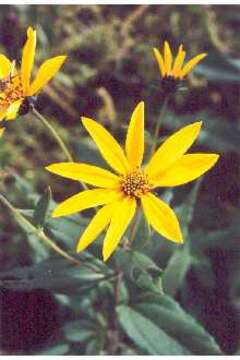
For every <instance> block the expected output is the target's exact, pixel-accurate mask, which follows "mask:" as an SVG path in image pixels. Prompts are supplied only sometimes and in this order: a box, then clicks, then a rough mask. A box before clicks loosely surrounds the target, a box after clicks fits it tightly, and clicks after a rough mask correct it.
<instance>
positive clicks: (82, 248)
mask: <svg viewBox="0 0 240 360" xmlns="http://www.w3.org/2000/svg"><path fill="white" fill-rule="evenodd" d="M84 249H85V247H84V246H82V244H81V242H79V243H78V244H77V246H76V252H77V253H80V252H81V251H83V250H84Z"/></svg>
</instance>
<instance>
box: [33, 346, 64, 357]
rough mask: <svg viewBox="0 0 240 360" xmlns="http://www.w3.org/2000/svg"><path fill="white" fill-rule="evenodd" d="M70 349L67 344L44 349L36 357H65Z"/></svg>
mask: <svg viewBox="0 0 240 360" xmlns="http://www.w3.org/2000/svg"><path fill="white" fill-rule="evenodd" d="M69 349H70V346H69V344H59V345H55V346H52V347H50V348H47V349H44V350H43V351H41V352H40V353H39V354H38V355H66V354H67V353H68V351H69Z"/></svg>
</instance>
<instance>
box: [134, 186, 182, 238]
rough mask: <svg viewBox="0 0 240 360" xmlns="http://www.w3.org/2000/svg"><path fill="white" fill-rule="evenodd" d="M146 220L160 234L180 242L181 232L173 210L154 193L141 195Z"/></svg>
mask: <svg viewBox="0 0 240 360" xmlns="http://www.w3.org/2000/svg"><path fill="white" fill-rule="evenodd" d="M141 201H142V206H143V211H144V214H145V216H146V219H147V221H148V222H149V224H150V225H151V226H152V227H153V229H154V230H156V231H157V232H158V233H159V234H160V235H162V236H164V237H166V238H167V239H168V240H172V241H174V242H177V243H182V242H183V238H182V233H181V229H180V226H179V222H178V219H177V217H176V215H175V213H174V211H173V210H172V209H171V208H170V207H169V206H168V205H167V204H166V203H164V202H163V201H162V200H160V199H158V198H157V197H156V196H155V195H153V194H151V193H147V194H146V195H144V196H142V197H141Z"/></svg>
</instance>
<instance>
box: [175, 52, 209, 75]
mask: <svg viewBox="0 0 240 360" xmlns="http://www.w3.org/2000/svg"><path fill="white" fill-rule="evenodd" d="M205 56H207V54H206V53H203V54H199V55H197V56H195V57H194V58H192V59H191V60H189V61H188V62H187V63H186V65H185V66H184V67H183V69H182V71H181V77H182V78H183V77H184V76H186V75H187V74H188V73H189V72H190V71H191V70H192V69H193V68H194V66H196V65H197V64H198V63H199V61H201V60H202V59H204V58H205Z"/></svg>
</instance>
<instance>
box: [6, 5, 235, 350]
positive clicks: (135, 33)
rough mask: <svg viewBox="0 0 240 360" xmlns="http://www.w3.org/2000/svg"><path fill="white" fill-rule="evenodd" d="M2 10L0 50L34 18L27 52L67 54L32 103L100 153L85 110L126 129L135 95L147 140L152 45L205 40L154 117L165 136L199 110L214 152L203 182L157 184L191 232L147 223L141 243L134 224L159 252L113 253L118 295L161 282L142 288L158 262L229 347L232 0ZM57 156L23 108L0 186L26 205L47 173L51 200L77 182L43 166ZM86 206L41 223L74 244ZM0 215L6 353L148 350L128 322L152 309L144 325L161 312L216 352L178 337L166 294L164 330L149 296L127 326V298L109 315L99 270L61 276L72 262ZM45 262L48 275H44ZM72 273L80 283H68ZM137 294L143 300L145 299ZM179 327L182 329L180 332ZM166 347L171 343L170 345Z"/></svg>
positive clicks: (182, 299)
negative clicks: (170, 234) (164, 234)
mask: <svg viewBox="0 0 240 360" xmlns="http://www.w3.org/2000/svg"><path fill="white" fill-rule="evenodd" d="M0 10H1V11H0V52H2V53H4V54H6V55H8V56H10V57H11V58H14V59H17V60H20V59H21V49H22V46H23V44H24V42H25V37H26V28H27V27H28V26H30V25H31V26H33V27H34V28H36V29H37V52H36V65H37V66H38V65H39V64H40V63H41V62H42V61H43V60H44V59H46V58H49V57H51V56H54V55H59V54H67V55H68V59H67V61H66V63H65V65H64V66H63V68H62V70H61V72H60V73H59V74H58V75H57V76H56V78H55V79H54V80H53V81H52V82H51V83H50V84H49V85H48V86H47V87H45V88H44V91H43V92H42V93H41V94H40V95H39V97H38V104H37V108H38V109H39V111H40V112H41V113H43V114H44V115H45V116H46V117H47V118H48V119H49V121H51V123H52V124H53V126H54V127H55V128H56V129H57V130H58V131H59V133H60V134H61V136H62V137H63V138H64V140H65V141H66V143H67V144H68V145H69V147H70V149H71V150H72V154H73V156H74V158H75V159H76V160H77V161H87V162H92V163H95V164H96V163H98V164H100V163H101V159H100V157H99V155H98V154H97V153H96V149H95V147H94V145H93V143H92V142H91V141H90V139H89V138H88V137H87V136H86V133H85V132H84V131H83V128H82V126H81V123H80V116H81V115H86V116H89V117H93V118H95V119H97V120H98V121H100V122H101V123H102V124H104V125H105V126H106V127H107V128H108V129H110V130H111V131H112V132H113V133H114V134H115V136H117V137H118V139H120V140H123V137H124V134H125V130H126V125H127V123H128V119H129V117H130V114H131V112H132V110H133V109H134V107H135V105H136V104H137V102H138V101H140V100H144V101H145V107H146V139H147V140H146V141H147V144H148V145H149V144H151V133H152V130H153V129H154V126H155V123H156V120H157V118H158V116H159V113H160V108H161V103H162V100H163V96H162V93H161V88H160V75H159V71H158V66H157V64H156V61H155V59H154V57H153V52H152V48H153V47H160V46H161V47H162V45H163V41H164V40H165V39H167V40H168V41H169V42H170V44H171V46H172V47H173V49H174V50H175V51H176V50H177V48H178V45H179V44H180V43H183V44H184V47H185V48H186V51H187V54H188V56H189V57H190V56H194V55H196V54H198V53H201V52H207V53H208V57H207V58H206V59H204V61H203V62H202V63H200V64H199V65H198V66H197V67H196V68H195V70H194V72H193V73H192V74H191V75H190V76H189V77H188V80H187V81H186V83H185V84H184V89H182V91H179V92H178V93H177V94H176V95H175V96H173V97H172V98H171V100H170V103H169V108H168V113H167V116H166V117H165V120H164V125H163V128H162V129H161V134H162V136H163V137H165V136H166V135H168V134H170V133H171V132H172V131H174V130H176V129H178V128H180V127H181V126H183V125H185V124H188V123H190V122H193V121H195V120H199V119H201V120H203V130H202V133H201V135H200V137H199V139H198V141H197V144H196V145H195V146H194V147H193V151H203V152H204V151H206V152H208V151H209V152H217V153H220V154H221V158H220V160H219V162H218V163H217V165H216V167H215V168H214V169H212V170H211V171H210V172H209V173H208V174H207V175H206V176H204V178H203V180H202V182H201V183H199V184H198V186H199V189H198V188H197V187H196V185H194V184H191V183H190V184H189V185H186V186H183V187H179V188H175V189H173V190H168V191H167V192H166V193H164V194H163V196H164V197H165V198H166V200H168V201H171V204H172V206H173V207H174V208H175V209H176V211H177V213H178V215H179V218H180V220H181V223H182V225H183V227H184V229H185V231H186V233H187V242H186V245H185V246H184V247H183V248H179V249H176V246H175V245H174V244H172V243H169V242H167V241H166V240H164V239H161V238H160V237H158V236H155V235H153V236H152V239H151V241H150V242H148V243H144V239H141V236H142V237H143V236H144V235H142V234H144V231H142V232H141V234H140V233H139V235H138V238H137V242H136V245H135V246H136V251H138V250H139V249H141V252H142V253H143V254H145V256H146V257H147V259H148V261H154V264H155V265H150V266H149V263H148V265H146V261H147V260H146V258H144V259H145V260H143V259H139V258H137V256H136V259H135V258H134V259H133V258H130V259H129V262H126V260H125V262H124V256H123V254H122V250H121V249H120V250H119V251H118V252H117V254H116V257H115V258H114V259H113V261H112V262H113V265H112V263H110V267H113V268H115V267H116V264H120V265H119V266H120V267H121V266H123V267H124V271H123V272H124V273H125V272H126V274H124V279H125V280H123V283H122V285H121V286H122V289H121V299H120V303H121V302H123V305H122V306H123V307H124V306H126V304H128V305H133V307H134V306H135V303H137V302H138V300H139V299H138V296H140V295H142V296H143V297H144V296H146V294H145V292H144V291H145V290H148V291H150V293H151V296H153V294H155V295H156V293H157V294H158V292H159V288H158V289H157V290H156V289H155V288H152V289H150V287H149V284H150V283H151V281H153V282H152V286H153V285H154V286H158V285H156V281H155V280H156V279H155V277H156V278H157V280H158V279H159V278H161V276H159V273H160V272H161V270H160V269H163V270H164V269H165V271H164V275H163V276H162V281H163V288H164V290H165V292H166V293H167V294H168V295H169V296H172V297H173V298H175V299H176V300H177V301H178V302H179V303H180V304H181V306H182V309H183V310H184V311H185V312H186V313H189V314H191V315H192V317H193V318H195V319H196V320H197V321H198V323H199V324H201V326H203V327H204V328H205V329H206V331H207V332H208V333H209V334H211V335H212V336H213V337H214V338H215V340H216V343H217V344H218V345H219V347H220V348H221V351H222V352H223V353H226V354H239V352H240V314H239V311H240V276H239V275H240V261H239V260H240V220H239V219H240V210H239V204H240V171H239V169H240V167H239V165H240V121H239V120H240V119H239V117H240V102H239V95H240V87H239V84H240V59H239V51H240V45H239V39H240V35H239V34H240V31H239V30H240V11H239V6H237V5H236V6H227V5H226V6H225V5H224V6H220V5H218V6H200V5H179V6H175V5H165V6H160V5H155V6H154V5H128V6H126V5H124V6H123V5H115V6H111V5H108V6H107V5H102V6H100V5H94V6H93V5H92V6H85V5H75V6H71V5H58V6H57V5H54V6H50V5H35V6H29V5H22V6H13V5H12V6H3V5H1V6H0ZM63 160H64V157H63V154H62V153H61V151H60V150H59V148H58V147H57V145H56V143H55V141H54V139H53V138H52V137H51V134H49V133H48V132H47V131H46V129H45V128H43V126H42V124H41V123H40V122H39V121H38V120H37V119H36V118H34V116H33V115H32V114H28V115H26V116H24V117H19V118H18V119H17V120H16V121H12V122H8V124H7V131H6V133H5V135H4V137H3V138H2V140H1V149H0V165H1V170H0V172H1V185H0V190H1V192H2V193H4V194H6V195H7V197H8V199H9V201H11V202H12V203H13V204H14V205H15V206H16V207H17V208H21V209H34V207H36V203H37V201H38V199H39V197H40V196H41V195H42V194H43V193H44V192H45V191H46V189H47V187H48V185H50V186H51V189H52V191H53V193H54V200H55V201H61V200H63V199H65V198H67V197H68V196H69V195H72V194H74V193H75V192H77V191H78V190H79V188H80V187H79V184H77V183H74V182H70V181H66V180H64V179H59V178H57V177H55V176H52V175H50V174H49V173H47V172H46V171H44V166H46V165H48V164H49V163H53V162H56V161H63ZM29 214H30V213H29ZM89 214H90V213H87V214H84V216H82V217H80V216H79V217H78V216H76V217H70V218H65V219H63V220H61V221H60V220H54V221H53V220H50V216H49V220H48V222H47V224H46V229H47V231H48V233H49V234H50V235H51V236H52V238H54V239H55V240H56V241H57V242H58V243H59V244H60V245H61V246H63V247H65V249H70V250H72V251H73V249H74V247H75V244H76V241H77V239H78V237H79V234H80V232H81V226H82V228H83V227H84V225H85V224H86V223H87V222H86V216H88V215H89ZM85 215H86V216H85ZM0 224H1V228H0V229H1V230H0V243H1V244H0V271H1V273H0V284H1V290H0V304H1V309H0V311H1V313H2V321H1V341H0V348H1V351H2V353H5V354H6V353H7V354H9V353H12V354H13V353H26V354H40V353H41V354H43V353H45V354H71V355H74V354H76V355H77V354H94V355H96V354H114V353H117V354H123V355H127V354H149V353H150V354H151V353H152V354H157V353H159V352H158V348H154V346H153V349H152V347H151V341H150V340H151V339H147V334H143V335H144V336H143V337H144V339H145V340H146V341H147V340H149V341H150V343H147V345H146V344H145V342H144V341H143V339H142V338H141V336H140V335H141V334H136V333H135V332H134V331H137V330H138V326H139V327H140V323H141V321H142V320H143V316H146V317H147V318H148V321H149V323H150V320H151V326H150V325H149V323H148V322H147V323H146V322H145V323H144V324H145V325H144V326H145V328H147V327H148V326H150V328H149V329H148V332H149V333H151V331H155V334H157V335H158V333H156V331H157V330H156V329H159V327H158V326H160V328H161V331H164V333H165V332H166V333H167V334H168V335H169V336H172V337H173V338H174V339H176V340H177V343H178V344H179V343H180V344H183V345H184V348H185V347H186V348H188V349H190V350H191V352H192V353H193V354H204V353H205V354H211V353H212V354H214V353H216V350H213V349H216V346H217V345H216V346H215V345H214V346H213V345H211V346H213V347H211V346H210V345H209V344H207V345H206V343H205V340H204V341H202V342H201V341H200V345H199V344H197V341H196V344H197V345H196V344H195V345H196V346H195V345H192V344H190V345H189V344H186V342H187V340H186V338H184V336H185V335H186V334H185V333H186V332H187V331H188V330H187V328H188V327H189V329H190V330H189V331H190V334H188V335H186V337H187V336H189V337H190V338H191V336H192V337H194V335H192V334H193V333H191V326H190V320H188V318H186V319H185V320H186V322H185V323H184V322H178V321H180V317H181V316H183V314H181V313H180V310H179V309H178V308H173V304H172V307H171V306H170V305H171V304H170V305H169V304H168V305H169V306H170V307H169V309H168V311H169V310H170V312H172V313H173V314H174V311H176V316H175V315H174V318H173V319H172V325H171V326H172V328H171V329H172V330H171V329H170V330H169V329H165V328H164V325H163V329H162V325H161V319H162V322H163V324H165V323H167V322H168V320H169V319H168V320H166V319H165V318H161V317H159V319H160V320H159V321H158V322H157V323H156V324H155V325H153V322H154V320H155V321H156V317H157V316H155V315H154V312H151V310H149V309H146V308H145V309H144V308H142V312H141V315H139V316H141V317H140V318H137V317H136V319H135V320H136V321H137V322H136V323H134V322H133V323H131V324H129V326H128V325H126V323H127V321H130V320H129V319H130V318H131V317H130V315H129V316H127V315H126V314H127V310H126V309H125V312H124V308H120V309H119V311H118V314H120V315H119V318H118V322H117V325H116V323H112V320H111V319H112V317H114V315H113V314H114V309H113V308H114V306H115V305H116V304H114V302H113V289H112V288H111V285H110V284H109V283H108V282H107V281H105V282H100V283H99V282H98V279H97V277H96V278H94V279H93V278H91V280H89V278H87V281H88V286H86V282H85V283H84V281H85V280H81V279H80V278H79V283H78V282H71V281H70V282H68V278H65V277H64V276H65V275H66V274H65V268H64V266H65V267H66V269H68V265H67V264H66V262H65V260H61V259H59V258H58V257H57V256H56V255H55V254H54V253H52V252H50V253H49V252H48V250H46V248H45V247H44V246H42V245H41V242H40V241H39V240H38V239H37V238H36V237H35V236H33V234H29V233H28V234H27V235H26V231H24V229H21V228H20V227H19V225H18V224H17V223H16V222H15V220H14V218H13V216H12V215H11V214H10V213H9V212H8V210H6V208H5V207H3V206H2V205H1V212H0ZM100 246H101V242H99V244H97V245H93V247H92V248H91V249H90V252H89V254H90V255H89V256H96V258H100V254H101V251H100ZM91 254H92V255H91ZM138 255H139V253H138ZM49 256H50V257H51V260H49V259H48V258H49ZM135 260H136V263H137V265H136V268H141V269H143V268H144V269H145V270H146V273H144V275H146V276H149V277H150V278H149V279H151V281H150V280H149V279H148V278H144V279H145V280H144V281H145V282H144V281H143V278H142V277H141V281H140V280H139V277H138V280H139V281H137V282H136V281H135V283H134V281H133V280H136V278H135V277H133V274H132V272H131V271H130V270H132V269H130V270H129V269H128V267H129V266H130V265H132V264H135ZM89 261H90V260H89ZM94 261H95V260H94ZM38 266H39V267H38ZM41 266H42V267H41ZM44 266H45V267H44ZM101 266H103V267H104V265H103V264H101ZM155 266H156V267H155ZM23 267H24V268H23ZM50 268H51V269H50ZM19 269H22V270H19ZM23 269H24V270H23ZM46 269H47V270H46ZM49 269H50V270H51V271H50V270H49ZM149 269H150V270H149ZM21 271H22V272H21ZM24 271H25V272H24ZM41 271H42V273H44V274H45V276H46V274H47V276H46V277H43V278H41ZM45 271H47V273H46V272H45ZM75 271H76V270H75ZM77 271H78V272H80V270H79V269H77ZM1 274H2V275H1ZM54 274H55V275H54ZM129 274H130V275H129ZM125 275H126V277H125ZM31 276H32V278H31ZM56 276H57V277H58V278H57V280H56V281H58V283H57V285H56V283H55V280H54V279H55V277H56ZM61 276H62V277H61ZM134 276H135V275H134ZM21 277H22V278H25V280H26V277H27V278H28V280H29V279H31V281H32V282H31V281H30V280H29V282H28V281H25V283H23V284H22V285H21V284H20V285H19V284H17V285H16V284H15V283H14V280H16V278H18V279H19V278H21ZM49 278H51V281H52V282H51V281H50V280H49ZM1 279H4V281H5V282H4V281H2V280H1ZM6 279H7V281H6ZM34 279H35V280H36V283H34ZM146 279H147V280H146ZM75 280H76V279H75ZM148 280H149V281H148ZM1 281H2V282H1ZM11 281H12V283H11ZM41 281H42V282H41ZM64 281H65V282H64ZM81 281H82V283H81ZM146 283H147V286H146ZM6 284H8V285H6ZM66 284H68V287H67V285H66ZM79 284H80V285H79ZM28 285H29V287H28ZM60 285H61V286H60ZM65 286H66V288H65ZM77 287H79V292H77V294H75V292H74V291H75V290H76V288H77ZM148 287H149V288H148ZM66 289H67V290H66ZM158 295H159V294H158ZM156 296H157V295H156ZM146 301H147V300H146ZM152 302H155V300H151V302H150V303H152ZM160 302H161V300H160ZM170 302H171V301H170ZM158 305H159V303H158ZM138 306H140V307H139V309H138V310H139V311H140V310H141V305H138ZM161 306H163V308H164V306H167V305H166V303H164V304H162V305H161ZM174 306H175V305H174ZM36 309H37V310H36ZM135 310H136V307H135ZM134 314H135V315H136V313H134ZM164 314H165V312H164ZM159 316H160V315H159ZM154 317H155V319H154ZM178 317H179V319H178ZM149 319H150V320H149ZM169 321H170V320H169ZM175 322H176V324H175ZM16 324H18V325H16ZM19 324H21V325H19ZM123 324H125V325H123ZM184 324H185V325H184ZM152 326H155V327H156V329H155V328H152ZM175 326H176V328H175ZM184 326H185V328H184ZM19 327H20V328H21V330H20V331H19ZM126 327H127V330H126ZM132 327H133V330H129V329H132ZM116 329H117V330H116ZM134 329H135V330H134ZM175 330H176V331H175ZM158 331H159V330H158ZM171 331H172V332H171ZM115 332H117V333H118V335H117V341H118V343H117V345H116V343H115V342H116V336H115ZM182 332H183V336H182V337H183V338H184V339H182V338H181V335H179V334H181V333H182ZM175 333H176V334H175ZM184 334H185V335H184ZM157 335H156V336H157ZM160 335H161V333H160ZM160 335H159V336H160ZM200 338H201V336H200ZM202 338H204V336H203V335H202ZM202 338H201V339H202ZM159 341H160V340H159ZM162 341H163V342H164V343H165V344H166V341H164V340H162ZM189 341H190V340H189ZM193 342H194V340H193ZM204 344H205V345H204ZM208 345H209V348H208ZM162 346H163V347H164V346H165V345H162ZM164 351H165V353H168V350H163V353H164ZM176 352H179V353H180V350H179V349H178V348H177V350H176ZM183 353H184V352H183Z"/></svg>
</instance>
